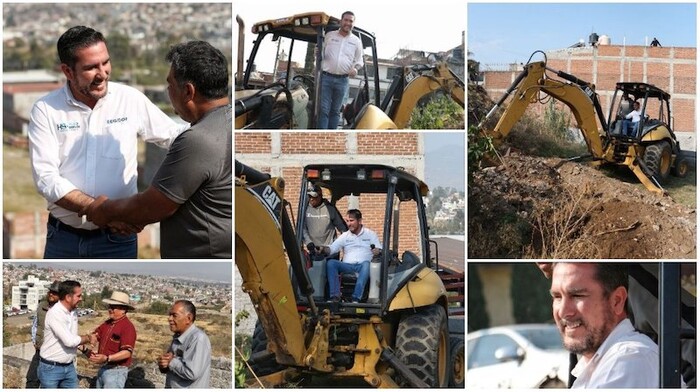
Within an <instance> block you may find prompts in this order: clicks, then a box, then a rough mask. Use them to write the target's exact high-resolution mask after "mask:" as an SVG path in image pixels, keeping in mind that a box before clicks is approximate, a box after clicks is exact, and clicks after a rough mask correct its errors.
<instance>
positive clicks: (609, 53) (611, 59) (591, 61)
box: [483, 45, 697, 151]
mask: <svg viewBox="0 0 700 392" xmlns="http://www.w3.org/2000/svg"><path fill="white" fill-rule="evenodd" d="M696 52H697V50H696V48H680V47H678V48H676V47H668V48H662V47H647V46H621V45H600V46H597V47H583V48H572V49H565V50H558V51H551V52H548V53H547V66H548V67H549V68H553V69H557V70H561V71H564V72H567V73H570V74H573V75H575V76H576V77H578V78H579V79H583V80H586V81H590V82H592V83H594V84H595V85H596V92H597V93H598V94H599V95H600V100H601V105H602V107H603V112H604V113H605V114H606V116H607V113H608V110H609V108H610V100H611V99H612V95H613V93H614V92H615V83H617V82H630V81H638V82H645V83H650V84H653V85H656V86H657V87H660V88H662V89H664V90H666V91H667V92H668V93H670V94H671V112H672V116H673V127H674V130H675V131H676V134H677V137H678V139H679V140H680V142H681V147H682V148H683V149H684V150H690V151H695V150H696V146H695V139H696V136H695V135H696V133H695V128H696V122H695V107H696V106H695V101H696V94H695V91H696V70H697V60H696ZM521 70H522V68H521V67H517V69H515V70H509V71H486V72H484V81H483V85H484V88H485V89H486V91H487V92H488V93H489V95H490V96H491V97H492V98H494V99H497V98H500V96H501V95H502V94H503V93H504V92H505V91H506V89H507V88H508V87H510V85H511V84H512V82H513V80H515V78H516V77H517V75H518V74H519V73H520V71H521Z"/></svg>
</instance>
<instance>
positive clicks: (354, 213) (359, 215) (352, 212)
mask: <svg viewBox="0 0 700 392" xmlns="http://www.w3.org/2000/svg"><path fill="white" fill-rule="evenodd" d="M348 215H349V216H351V217H352V218H353V219H355V220H360V219H362V212H360V210H358V209H352V210H348Z"/></svg>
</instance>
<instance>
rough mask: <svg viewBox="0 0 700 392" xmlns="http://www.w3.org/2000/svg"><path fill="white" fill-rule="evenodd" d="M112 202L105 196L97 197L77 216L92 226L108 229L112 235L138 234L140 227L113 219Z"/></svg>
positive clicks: (141, 227)
mask: <svg viewBox="0 0 700 392" xmlns="http://www.w3.org/2000/svg"><path fill="white" fill-rule="evenodd" d="M113 203H115V202H114V201H113V200H109V198H108V197H107V196H104V195H102V196H98V197H97V198H96V199H95V200H93V201H92V203H90V204H89V205H87V206H85V207H83V209H82V210H80V212H78V215H80V216H85V217H86V219H87V220H88V221H90V222H92V223H93V224H95V225H97V226H99V227H102V228H109V229H110V231H111V232H112V233H117V234H121V235H129V234H135V233H140V232H141V230H143V226H142V225H137V224H132V223H126V222H123V221H120V220H119V219H118V218H116V217H114V216H113V215H114V213H113V211H114V209H113Z"/></svg>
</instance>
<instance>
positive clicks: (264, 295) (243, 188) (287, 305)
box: [235, 162, 313, 366]
mask: <svg viewBox="0 0 700 392" xmlns="http://www.w3.org/2000/svg"><path fill="white" fill-rule="evenodd" d="M235 192H236V194H235V197H236V256H235V257H236V267H237V268H238V270H239V272H240V273H241V277H242V278H243V287H242V288H243V291H245V292H246V293H247V294H248V295H249V296H250V298H251V301H252V302H253V304H254V306H255V309H256V312H257V314H258V319H259V320H260V322H261V323H262V326H263V328H264V329H265V333H266V334H267V339H268V342H269V343H268V349H269V351H271V352H273V353H274V354H275V356H276V361H277V363H279V364H283V365H289V366H294V365H297V366H299V365H303V364H304V357H305V351H306V348H305V346H304V342H305V336H304V332H303V325H302V324H303V321H302V320H301V318H300V316H299V312H298V311H297V304H296V299H295V296H294V289H293V287H292V282H291V280H290V278H289V273H288V270H287V262H286V257H285V249H286V254H288V255H289V259H290V263H291V264H292V266H293V269H294V270H295V275H297V279H298V280H300V283H301V284H300V289H301V291H302V292H303V293H308V294H309V297H310V296H311V295H310V294H312V293H313V286H311V284H310V283H309V282H308V277H307V275H306V274H304V273H303V271H302V272H301V275H302V276H299V273H297V271H296V269H297V268H294V265H295V264H298V267H301V268H303V265H302V261H301V260H302V258H301V257H302V256H301V250H300V248H299V246H298V245H296V246H295V244H296V241H295V238H294V232H293V228H292V225H291V223H290V221H289V217H288V216H287V214H286V211H285V209H284V205H283V203H284V199H283V195H284V180H282V179H280V178H270V176H269V175H267V174H263V173H260V172H258V171H256V170H254V169H251V168H249V167H247V166H245V165H243V164H241V163H239V162H236V188H235ZM304 277H306V282H304ZM305 283H306V284H305ZM310 301H311V304H313V299H312V298H311V299H310Z"/></svg>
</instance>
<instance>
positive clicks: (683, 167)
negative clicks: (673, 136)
mask: <svg viewBox="0 0 700 392" xmlns="http://www.w3.org/2000/svg"><path fill="white" fill-rule="evenodd" d="M688 169H689V167H688V158H686V157H685V154H683V152H679V153H678V155H676V162H675V164H674V165H673V168H671V173H672V174H673V175H674V176H676V177H678V178H685V176H687V175H688Z"/></svg>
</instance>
